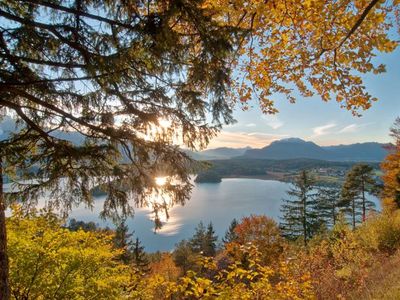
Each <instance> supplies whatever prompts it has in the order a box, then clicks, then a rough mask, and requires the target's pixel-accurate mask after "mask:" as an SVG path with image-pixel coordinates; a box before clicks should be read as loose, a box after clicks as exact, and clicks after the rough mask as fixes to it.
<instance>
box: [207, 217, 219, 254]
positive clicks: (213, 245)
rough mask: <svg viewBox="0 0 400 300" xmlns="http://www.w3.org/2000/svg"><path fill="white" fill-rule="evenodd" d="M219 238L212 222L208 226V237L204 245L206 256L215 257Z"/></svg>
mask: <svg viewBox="0 0 400 300" xmlns="http://www.w3.org/2000/svg"><path fill="white" fill-rule="evenodd" d="M217 241H218V236H216V235H215V231H214V227H213V225H212V223H211V222H210V223H209V224H208V226H207V231H206V236H205V240H204V245H203V255H204V256H215V253H216V251H217Z"/></svg>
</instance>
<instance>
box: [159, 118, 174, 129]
mask: <svg viewBox="0 0 400 300" xmlns="http://www.w3.org/2000/svg"><path fill="white" fill-rule="evenodd" d="M158 125H159V126H160V127H161V128H163V129H167V128H169V127H171V121H170V120H167V119H163V118H160V119H158Z"/></svg>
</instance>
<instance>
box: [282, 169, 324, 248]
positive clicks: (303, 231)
mask: <svg viewBox="0 0 400 300" xmlns="http://www.w3.org/2000/svg"><path fill="white" fill-rule="evenodd" d="M315 188H316V186H315V178H314V177H313V176H312V175H311V174H310V172H309V171H306V170H303V171H301V172H300V174H299V175H298V176H297V177H296V178H295V180H294V181H293V183H292V187H291V188H290V190H289V191H287V194H288V195H289V196H290V197H291V198H290V199H285V200H284V202H285V203H284V204H283V205H282V208H281V212H282V222H281V223H280V227H281V229H282V231H283V234H284V236H285V237H287V238H290V239H296V238H298V237H300V236H301V237H302V238H303V242H304V245H307V241H308V240H309V239H310V238H311V237H312V236H313V235H314V234H315V233H316V232H317V231H318V229H319V219H318V212H317V211H316V205H317V201H316V199H315V191H314V189H315Z"/></svg>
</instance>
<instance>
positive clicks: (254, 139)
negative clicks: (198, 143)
mask: <svg viewBox="0 0 400 300" xmlns="http://www.w3.org/2000/svg"><path fill="white" fill-rule="evenodd" d="M286 137H288V135H287V134H273V133H264V132H230V131H222V132H221V133H220V134H219V135H218V136H217V137H215V138H214V139H213V140H212V141H211V143H210V145H209V146H208V148H209V149H211V148H217V147H233V148H240V147H246V146H250V147H254V148H262V147H265V146H266V145H269V144H270V143H271V142H273V141H276V140H280V139H282V138H286Z"/></svg>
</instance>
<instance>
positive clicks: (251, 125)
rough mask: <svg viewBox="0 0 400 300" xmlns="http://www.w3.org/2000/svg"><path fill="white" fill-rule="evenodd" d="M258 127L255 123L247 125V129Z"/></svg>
mask: <svg viewBox="0 0 400 300" xmlns="http://www.w3.org/2000/svg"><path fill="white" fill-rule="evenodd" d="M256 126H257V124H255V123H249V124H246V127H256Z"/></svg>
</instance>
